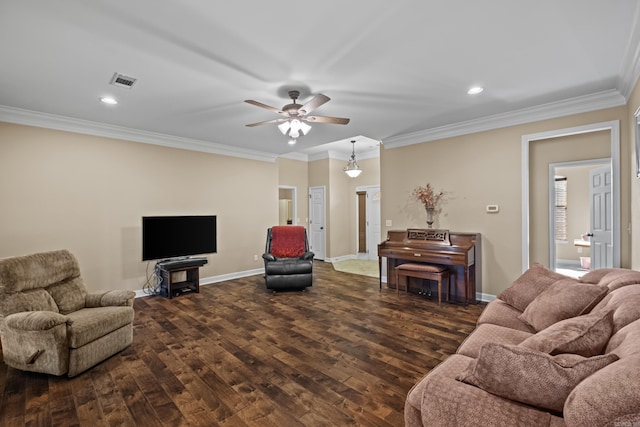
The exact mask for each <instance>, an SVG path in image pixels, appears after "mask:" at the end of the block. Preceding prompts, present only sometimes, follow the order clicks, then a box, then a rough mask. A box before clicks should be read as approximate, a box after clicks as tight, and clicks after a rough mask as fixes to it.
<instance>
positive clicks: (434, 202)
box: [411, 184, 446, 208]
mask: <svg viewBox="0 0 640 427" xmlns="http://www.w3.org/2000/svg"><path fill="white" fill-rule="evenodd" d="M411 194H413V196H414V197H415V198H416V199H418V200H419V201H420V202H421V203H422V204H423V205H424V207H425V208H436V207H438V205H439V204H440V203H441V202H442V201H443V198H444V196H445V195H446V193H445V192H444V191H440V192H436V191H435V190H434V189H433V187H432V186H431V184H427V185H425V186H424V187H423V186H421V185H419V186H417V187H416V188H414V189H413V192H412V193H411Z"/></svg>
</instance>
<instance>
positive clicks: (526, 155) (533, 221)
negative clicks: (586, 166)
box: [521, 120, 620, 271]
mask: <svg viewBox="0 0 640 427" xmlns="http://www.w3.org/2000/svg"><path fill="white" fill-rule="evenodd" d="M601 132H605V135H606V140H605V145H604V147H606V146H607V145H608V148H607V149H606V150H602V153H600V154H599V155H596V156H594V157H596V158H604V157H609V156H610V158H611V171H610V175H611V176H610V183H611V200H610V202H609V203H608V210H607V212H606V214H607V215H608V216H610V218H611V224H612V233H611V236H612V241H611V243H610V246H609V247H610V251H611V260H612V266H613V267H619V266H620V122H619V121H617V120H614V121H610V122H602V123H594V124H589V125H584V126H576V127H573V128H565V129H557V130H553V131H547V132H540V133H535V134H528V135H523V136H522V143H521V148H522V150H521V154H522V156H521V160H522V181H521V182H522V191H521V196H522V271H525V270H527V269H528V268H529V266H530V264H531V263H532V262H541V263H543V264H546V263H547V262H551V261H553V260H554V259H555V258H552V257H550V256H549V251H550V250H551V247H552V246H553V245H552V244H551V243H552V242H549V232H548V230H549V228H548V227H549V224H548V211H549V210H548V209H549V207H548V204H547V198H548V193H547V188H548V185H547V182H546V181H547V179H546V174H547V173H548V165H549V164H550V163H552V162H548V163H546V166H545V162H543V161H541V162H538V163H537V165H538V167H539V168H542V167H544V169H545V172H543V173H544V178H543V179H539V178H540V177H541V176H543V175H536V174H535V170H538V169H535V170H534V168H533V167H531V163H530V158H531V157H532V156H533V154H534V153H532V151H531V150H532V148H534V147H536V146H538V148H541V147H544V146H547V147H546V148H547V149H549V148H550V149H551V152H552V153H554V154H556V150H557V149H558V148H560V147H561V146H564V145H565V144H563V143H562V142H564V141H565V140H569V139H571V140H573V142H576V141H578V140H580V139H581V138H582V137H583V136H586V137H589V136H594V137H596V138H597V139H599V138H598V134H599V133H601ZM600 135H602V134H600ZM544 141H547V142H549V143H550V144H544V143H543V142H544ZM569 146H570V145H569ZM587 147H595V148H599V149H602V148H603V146H602V145H601V144H596V145H593V144H590V145H588V146H586V145H583V146H580V147H579V151H578V150H576V149H575V146H574V147H572V148H574V149H573V150H567V152H566V153H565V154H567V158H565V159H558V160H560V161H563V160H565V161H571V160H572V159H576V157H577V156H576V155H577V154H580V155H583V154H584V153H583V151H584V148H587ZM565 148H566V147H565ZM534 151H535V150H534ZM605 151H606V153H604V152H605ZM603 154H604V155H603ZM533 157H535V156H533ZM578 158H579V157H578ZM584 159H585V157H584V156H583V160H584ZM534 163H535V162H534ZM530 167H531V169H530ZM540 172H542V169H540ZM530 174H533V175H534V176H533V177H532V176H530ZM536 178H538V179H536ZM543 181H544V183H543ZM541 186H542V188H543V190H542V188H541ZM543 192H544V193H545V194H543ZM542 197H543V198H544V200H541V198H542ZM532 200H537V201H538V203H535V202H533V203H530V202H531V201H532ZM542 230H544V232H540V231H542Z"/></svg>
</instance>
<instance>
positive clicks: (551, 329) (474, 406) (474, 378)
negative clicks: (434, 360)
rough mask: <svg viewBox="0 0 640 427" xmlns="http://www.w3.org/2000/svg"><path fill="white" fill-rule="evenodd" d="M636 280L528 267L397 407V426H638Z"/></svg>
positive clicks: (639, 307) (639, 290)
mask: <svg viewBox="0 0 640 427" xmlns="http://www.w3.org/2000/svg"><path fill="white" fill-rule="evenodd" d="M639 319H640V272H637V271H633V270H627V269H601V270H595V271H592V272H589V273H587V274H585V275H584V276H583V277H581V278H580V279H579V280H576V279H572V278H569V277H566V276H563V275H560V274H557V273H555V272H552V271H550V270H548V269H546V268H545V267H543V266H542V265H540V264H534V265H533V266H532V267H531V268H530V269H529V270H527V271H526V272H525V273H524V274H523V275H522V276H521V277H520V278H518V279H517V280H516V281H515V282H514V283H513V284H512V285H511V286H509V288H507V289H506V290H505V291H504V292H502V293H501V294H500V295H498V298H497V299H496V300H494V301H492V302H490V303H489V304H488V305H487V307H486V309H485V310H484V311H483V313H482V315H481V316H480V318H479V319H478V323H477V327H476V329H475V330H474V332H473V333H472V334H471V335H470V336H469V337H467V339H466V340H465V341H464V342H463V343H462V345H461V346H460V347H459V348H458V350H457V352H456V354H454V355H452V356H450V357H449V358H448V359H447V360H445V361H444V362H443V363H441V364H440V365H438V366H437V367H436V368H435V369H433V370H432V371H431V372H429V373H428V374H427V375H426V376H425V377H424V378H422V379H421V380H420V381H419V382H418V383H417V384H416V385H415V386H414V387H413V388H412V389H411V390H410V391H409V393H408V395H407V399H406V402H405V425H406V426H443V427H444V426H447V427H450V426H571V427H578V426H580V427H585V426H589V427H600V426H612V427H625V426H629V427H632V426H640V320H639Z"/></svg>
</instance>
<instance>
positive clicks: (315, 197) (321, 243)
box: [309, 187, 326, 260]
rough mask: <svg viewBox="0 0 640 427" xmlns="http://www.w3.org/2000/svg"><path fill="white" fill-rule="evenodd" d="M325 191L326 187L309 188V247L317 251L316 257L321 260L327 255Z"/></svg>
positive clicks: (314, 251)
mask: <svg viewBox="0 0 640 427" xmlns="http://www.w3.org/2000/svg"><path fill="white" fill-rule="evenodd" d="M324 193H325V191H324V187H310V188H309V249H310V250H311V251H312V252H313V253H315V259H319V260H324V259H325V256H326V253H325V250H326V249H325V241H326V228H325V194H324Z"/></svg>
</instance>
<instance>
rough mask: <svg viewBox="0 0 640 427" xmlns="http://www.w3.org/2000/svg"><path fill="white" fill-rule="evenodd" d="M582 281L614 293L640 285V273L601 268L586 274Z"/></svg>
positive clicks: (621, 269)
mask: <svg viewBox="0 0 640 427" xmlns="http://www.w3.org/2000/svg"><path fill="white" fill-rule="evenodd" d="M580 281H581V282H583V283H593V284H597V285H600V286H606V287H607V288H609V291H613V290H616V289H618V288H621V287H623V286H627V285H634V284H638V283H640V271H635V270H629V269H626V268H601V269H599V270H594V271H590V272H589V273H587V274H585V275H584V276H582V277H581V278H580Z"/></svg>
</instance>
